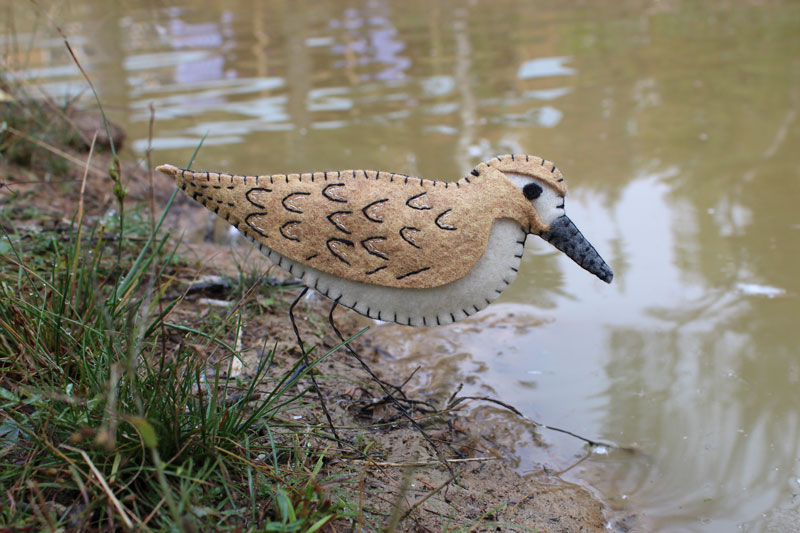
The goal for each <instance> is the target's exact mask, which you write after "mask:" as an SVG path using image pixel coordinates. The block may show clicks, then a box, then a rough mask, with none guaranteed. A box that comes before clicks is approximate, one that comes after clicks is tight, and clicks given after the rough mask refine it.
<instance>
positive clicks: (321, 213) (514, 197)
mask: <svg viewBox="0 0 800 533" xmlns="http://www.w3.org/2000/svg"><path fill="white" fill-rule="evenodd" d="M157 170H159V171H160V172H162V173H164V174H166V175H169V176H171V177H172V178H173V179H174V180H175V181H176V183H177V184H178V186H180V187H181V188H182V189H183V190H184V191H185V192H186V193H187V194H188V195H189V196H191V197H192V198H193V199H194V200H196V201H198V202H200V203H202V204H203V205H204V206H206V207H207V208H208V209H210V210H212V211H214V212H215V213H216V214H217V215H218V216H220V217H223V218H224V219H225V220H226V221H228V222H229V223H230V224H231V225H233V226H234V227H235V228H237V229H238V230H239V231H240V232H241V233H242V234H244V235H245V237H247V238H248V239H249V240H251V241H252V242H253V243H254V244H255V245H256V246H258V248H259V249H260V250H261V251H262V252H263V253H265V254H266V255H267V256H268V257H269V258H270V259H271V260H272V261H273V262H274V263H276V264H277V265H278V266H280V267H281V268H283V269H285V270H287V271H288V272H289V273H290V274H291V275H293V276H295V277H296V278H298V279H300V280H301V281H302V282H303V283H304V284H305V285H306V286H307V287H310V288H313V289H315V290H317V291H318V292H320V293H322V294H323V295H325V296H327V297H328V298H330V299H331V300H333V301H334V302H335V304H339V305H343V306H345V307H349V308H350V309H353V310H355V311H357V312H358V313H361V314H362V315H365V316H368V317H371V318H375V319H378V320H383V321H393V322H397V323H399V324H404V325H409V326H436V325H442V324H449V323H451V322H456V321H458V320H462V319H464V318H466V317H468V316H470V315H472V314H474V313H477V312H478V311H480V310H481V309H483V308H484V307H486V306H487V305H489V304H490V303H491V302H492V301H493V300H495V299H496V298H497V297H498V296H499V295H500V294H501V293H502V292H503V291H504V290H505V289H506V288H507V287H508V286H509V285H510V284H511V282H512V281H513V280H514V279H515V278H516V276H517V272H518V271H519V268H520V263H521V260H522V253H523V250H524V245H525V240H526V238H527V237H528V235H530V234H535V235H538V236H539V237H541V238H543V239H545V240H546V241H548V242H550V243H551V244H553V245H554V246H555V247H556V248H558V249H559V250H561V251H562V252H564V253H565V254H567V255H568V256H569V257H570V258H571V259H572V260H574V261H575V262H576V263H577V264H578V265H580V266H581V267H583V268H584V269H586V270H587V271H589V272H591V273H592V274H594V275H596V276H597V277H598V278H600V279H601V280H603V281H605V282H607V283H610V282H611V279H612V277H613V273H612V271H611V269H610V268H609V266H608V265H607V264H606V262H605V261H604V260H603V259H602V258H601V257H600V255H599V254H598V253H597V251H596V250H595V249H594V247H593V246H592V245H591V244H590V243H589V241H587V240H586V238H585V237H584V236H583V235H582V234H581V232H580V231H578V229H577V228H576V227H575V225H574V224H573V223H572V221H571V220H570V219H569V218H568V217H567V215H566V214H565V211H564V198H565V196H566V193H567V186H566V183H565V181H564V177H563V176H562V174H561V172H560V171H559V170H558V169H557V168H556V166H555V165H554V164H553V163H552V162H551V161H547V160H544V159H542V158H540V157H534V156H527V155H503V156H498V157H496V158H494V159H491V160H489V161H487V162H485V163H481V164H479V165H478V166H477V167H475V168H474V169H473V170H472V172H471V173H470V174H469V175H468V176H466V177H464V178H462V179H461V180H459V181H454V182H445V181H437V180H430V179H422V178H417V177H412V176H407V175H405V174H396V173H390V172H378V171H374V170H342V171H332V172H331V171H329V172H313V173H305V174H272V175H263V176H240V175H231V174H223V173H218V172H198V171H194V170H187V169H182V168H178V167H175V166H172V165H161V166H159V167H158V168H157Z"/></svg>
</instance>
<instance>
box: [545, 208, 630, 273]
mask: <svg viewBox="0 0 800 533" xmlns="http://www.w3.org/2000/svg"><path fill="white" fill-rule="evenodd" d="M541 237H542V238H543V239H544V240H546V241H547V242H549V243H550V244H552V245H553V246H555V247H556V248H558V249H559V250H561V251H562V252H564V253H565V254H567V255H568V256H569V257H570V259H572V260H573V261H575V262H576V263H578V264H579V265H580V266H581V267H582V268H584V269H585V270H587V271H589V272H591V273H592V274H594V275H595V276H597V277H598V278H600V279H602V280H603V281H605V282H606V283H611V279H612V278H613V277H614V273H613V272H612V271H611V268H610V267H609V266H608V265H607V264H606V262H605V261H603V258H602V257H600V254H598V253H597V250H595V249H594V246H592V245H591V244H590V243H589V241H587V240H586V237H584V236H583V233H581V232H580V230H578V228H576V227H575V224H573V223H572V221H571V220H570V219H569V217H567V215H562V216H560V217H558V218H557V219H555V220H554V221H553V222H552V224H550V228H549V229H548V230H547V231H545V232H544V233H542V234H541Z"/></svg>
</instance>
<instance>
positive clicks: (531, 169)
mask: <svg viewBox="0 0 800 533" xmlns="http://www.w3.org/2000/svg"><path fill="white" fill-rule="evenodd" d="M486 165H487V166H489V167H493V168H494V169H496V170H499V171H500V172H502V173H503V174H504V175H505V177H506V178H508V179H509V181H511V183H513V184H514V185H515V186H516V187H518V188H519V189H520V191H521V192H522V195H523V196H524V197H525V200H527V201H528V202H530V205H531V206H532V207H533V212H532V213H531V217H530V218H531V222H530V224H529V228H528V230H529V231H530V232H531V233H535V234H536V235H538V236H539V237H541V238H543V239H544V240H546V241H548V242H549V243H550V244H552V245H553V246H555V247H556V248H558V249H559V250H561V251H562V252H564V253H565V254H567V256H569V257H570V259H572V260H573V261H575V262H576V263H577V264H578V265H580V266H581V267H582V268H584V269H585V270H587V271H588V272H591V273H592V274H594V275H595V276H597V277H598V278H600V279H601V280H603V281H605V282H606V283H611V280H612V278H613V277H614V273H613V272H612V271H611V268H610V267H609V266H608V265H607V264H606V262H605V261H604V260H603V258H602V257H600V254H598V253H597V250H595V249H594V246H592V245H591V243H589V241H588V240H586V237H584V236H583V234H582V233H581V232H580V231H579V230H578V228H577V227H575V224H573V222H572V221H571V220H570V219H569V217H567V215H566V212H565V210H564V199H565V198H566V196H567V185H566V183H565V181H564V177H563V176H562V174H561V172H560V171H559V170H558V169H557V168H556V166H555V164H553V163H552V162H551V161H547V160H545V159H542V158H540V157H534V156H525V155H523V156H519V155H515V156H511V155H508V156H500V157H497V158H495V159H492V160H490V161H487V162H486Z"/></svg>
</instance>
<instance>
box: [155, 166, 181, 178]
mask: <svg viewBox="0 0 800 533" xmlns="http://www.w3.org/2000/svg"><path fill="white" fill-rule="evenodd" d="M156 170H157V171H159V172H161V173H162V174H166V175H167V176H173V177H174V176H177V175H178V167H176V166H174V165H159V166H157V167H156Z"/></svg>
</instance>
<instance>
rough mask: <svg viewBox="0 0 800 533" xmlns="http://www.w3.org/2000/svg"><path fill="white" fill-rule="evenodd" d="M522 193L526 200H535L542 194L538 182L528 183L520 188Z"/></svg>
mask: <svg viewBox="0 0 800 533" xmlns="http://www.w3.org/2000/svg"><path fill="white" fill-rule="evenodd" d="M522 194H524V195H525V198H527V199H528V200H535V199H537V198H539V195H541V194H542V187H541V185H539V184H538V183H529V184H527V185H526V186H524V187H523V188H522Z"/></svg>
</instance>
